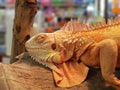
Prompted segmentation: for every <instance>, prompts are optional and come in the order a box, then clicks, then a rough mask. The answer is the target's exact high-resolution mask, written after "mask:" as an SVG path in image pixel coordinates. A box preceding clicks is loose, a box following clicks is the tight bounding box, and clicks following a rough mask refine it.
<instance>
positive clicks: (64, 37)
mask: <svg viewBox="0 0 120 90" xmlns="http://www.w3.org/2000/svg"><path fill="white" fill-rule="evenodd" d="M119 28H120V22H119V21H116V20H115V21H114V22H111V20H110V21H109V22H108V24H101V23H100V24H98V25H94V26H93V25H90V26H87V25H85V24H84V25H80V23H79V21H70V22H68V24H67V25H65V26H64V27H62V28H61V29H60V30H58V31H56V32H53V33H40V34H38V35H35V36H34V37H32V38H31V39H30V40H28V41H27V42H26V49H27V50H28V52H29V53H30V55H31V57H33V59H35V61H37V62H39V63H42V64H44V65H46V66H47V67H49V68H51V69H52V71H53V75H54V79H55V82H56V84H57V86H60V87H71V86H74V85H77V84H80V83H82V82H83V81H84V80H85V78H86V76H87V74H88V71H89V68H88V66H90V67H101V72H102V76H103V78H104V79H105V80H106V81H107V82H108V83H110V84H112V85H114V86H118V87H120V80H118V79H117V77H116V76H115V75H114V70H115V67H116V66H117V67H120V50H119V49H120V29H119ZM117 62H118V63H117Z"/></svg>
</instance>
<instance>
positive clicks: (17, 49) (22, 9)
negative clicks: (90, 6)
mask: <svg viewBox="0 0 120 90" xmlns="http://www.w3.org/2000/svg"><path fill="white" fill-rule="evenodd" d="M36 12H37V2H36V0H16V5H15V18H14V26H13V43H12V44H13V45H12V52H11V54H12V55H11V63H13V62H15V60H14V57H15V56H17V55H19V54H20V53H22V52H24V51H25V46H24V45H25V42H26V41H27V40H28V39H29V38H30V37H31V35H30V33H31V32H32V31H31V30H33V29H32V28H33V22H34V16H35V14H36Z"/></svg>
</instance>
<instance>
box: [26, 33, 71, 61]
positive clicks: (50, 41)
mask: <svg viewBox="0 0 120 90" xmlns="http://www.w3.org/2000/svg"><path fill="white" fill-rule="evenodd" d="M61 35H65V34H64V33H60V31H59V32H54V33H40V34H38V35H35V36H34V37H32V38H31V39H30V40H28V41H27V42H26V44H25V46H26V49H27V50H28V52H29V53H30V55H31V56H32V57H33V58H34V59H36V60H37V61H38V62H39V61H43V62H53V63H62V62H63V61H66V60H68V59H69V58H70V57H71V56H72V53H70V52H71V51H70V50H67V49H68V48H67V47H69V46H66V44H65V42H64V41H65V39H63V38H61Z"/></svg>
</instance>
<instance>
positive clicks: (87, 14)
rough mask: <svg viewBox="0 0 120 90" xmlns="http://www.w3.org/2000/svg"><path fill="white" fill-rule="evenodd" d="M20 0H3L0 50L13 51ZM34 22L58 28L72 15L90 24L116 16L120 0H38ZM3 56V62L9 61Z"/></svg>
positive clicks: (42, 29)
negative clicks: (15, 17) (18, 2)
mask: <svg viewBox="0 0 120 90" xmlns="http://www.w3.org/2000/svg"><path fill="white" fill-rule="evenodd" d="M15 1H16V0H0V53H4V54H7V55H8V56H10V55H11V44H12V28H13V20H14V10H15ZM37 2H38V3H37V4H38V12H37V14H36V17H35V23H34V26H35V27H36V28H37V29H38V30H39V32H54V31H56V30H58V29H60V27H62V26H63V25H64V24H65V23H66V22H68V21H69V20H70V19H71V18H73V19H78V18H79V19H80V21H81V22H85V23H87V24H90V23H95V22H102V21H103V20H104V18H105V19H107V18H108V17H112V18H114V17H115V16H118V15H119V13H120V9H119V8H120V0H37ZM9 60H10V59H9V58H8V57H7V59H6V57H3V56H0V62H3V63H9Z"/></svg>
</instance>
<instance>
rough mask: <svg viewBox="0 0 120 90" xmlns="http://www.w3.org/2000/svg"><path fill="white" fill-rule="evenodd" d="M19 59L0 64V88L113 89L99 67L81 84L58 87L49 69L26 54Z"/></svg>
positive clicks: (19, 89) (15, 89) (44, 89)
mask: <svg viewBox="0 0 120 90" xmlns="http://www.w3.org/2000/svg"><path fill="white" fill-rule="evenodd" d="M21 59H22V60H21ZM21 59H20V58H19V60H18V62H15V63H13V64H9V65H7V64H0V90H115V88H113V87H112V86H111V85H109V84H107V83H106V82H105V81H104V80H103V78H102V75H101V71H100V69H94V68H91V69H90V72H89V73H88V77H87V79H86V80H85V82H83V83H82V84H80V85H76V86H74V87H70V88H59V87H57V86H56V85H55V83H54V79H53V76H52V72H51V70H50V69H48V68H45V67H44V66H42V65H40V64H38V63H36V62H35V61H33V60H32V59H31V58H30V57H29V55H28V54H26V55H24V57H23V58H21ZM119 72H120V69H118V70H117V71H116V73H117V76H118V77H119V78H120V73H119ZM118 90H120V88H119V89H118Z"/></svg>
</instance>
